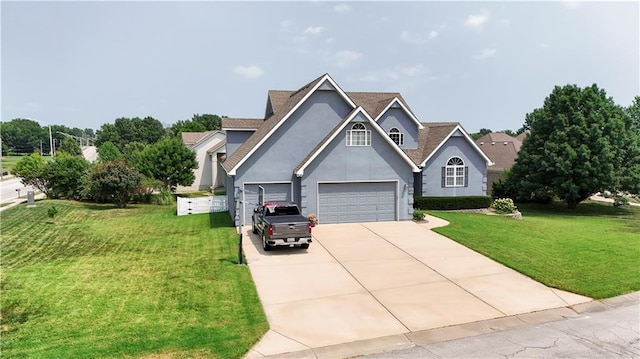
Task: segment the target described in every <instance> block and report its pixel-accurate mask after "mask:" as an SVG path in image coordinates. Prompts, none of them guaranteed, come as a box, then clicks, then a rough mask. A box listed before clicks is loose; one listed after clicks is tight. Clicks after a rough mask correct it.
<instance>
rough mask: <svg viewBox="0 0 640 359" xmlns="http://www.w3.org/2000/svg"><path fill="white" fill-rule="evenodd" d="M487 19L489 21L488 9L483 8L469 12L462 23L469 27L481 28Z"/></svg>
mask: <svg viewBox="0 0 640 359" xmlns="http://www.w3.org/2000/svg"><path fill="white" fill-rule="evenodd" d="M487 21H489V11H487V10H484V9H483V10H482V11H480V12H479V13H477V14H470V15H469V16H467V19H466V20H465V21H464V24H465V25H467V26H468V27H470V28H474V29H482V27H483V26H484V24H485V23H486V22H487Z"/></svg>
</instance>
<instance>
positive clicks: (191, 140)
mask: <svg viewBox="0 0 640 359" xmlns="http://www.w3.org/2000/svg"><path fill="white" fill-rule="evenodd" d="M215 132H217V131H205V132H182V133H181V134H180V135H181V136H182V143H184V144H185V145H187V146H193V145H195V144H196V143H198V142H200V141H202V140H203V139H204V138H205V137H207V136H209V135H211V134H213V133H215Z"/></svg>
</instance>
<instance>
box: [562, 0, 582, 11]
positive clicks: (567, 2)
mask: <svg viewBox="0 0 640 359" xmlns="http://www.w3.org/2000/svg"><path fill="white" fill-rule="evenodd" d="M560 5H562V6H563V7H564V8H566V9H569V10H573V9H577V8H579V7H580V5H582V4H581V2H580V1H576V0H560Z"/></svg>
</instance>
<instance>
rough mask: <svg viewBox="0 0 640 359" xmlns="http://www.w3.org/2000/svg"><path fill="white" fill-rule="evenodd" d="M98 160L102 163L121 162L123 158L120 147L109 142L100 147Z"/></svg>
mask: <svg viewBox="0 0 640 359" xmlns="http://www.w3.org/2000/svg"><path fill="white" fill-rule="evenodd" d="M97 151H98V158H99V159H100V161H101V162H109V161H119V160H122V158H123V156H122V153H121V152H120V150H119V149H118V147H116V145H114V144H113V142H110V141H107V142H105V143H103V144H101V145H100V146H98V149H97Z"/></svg>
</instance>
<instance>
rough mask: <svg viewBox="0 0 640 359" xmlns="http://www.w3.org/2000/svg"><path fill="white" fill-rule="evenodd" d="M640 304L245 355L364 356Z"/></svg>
mask: <svg viewBox="0 0 640 359" xmlns="http://www.w3.org/2000/svg"><path fill="white" fill-rule="evenodd" d="M639 304H640V291H638V292H632V293H628V294H623V295H620V296H617V297H612V298H606V299H600V300H593V301H590V302H586V303H581V304H576V305H573V306H568V307H560V308H554V309H547V310H542V311H538V312H531V313H524V314H516V315H510V316H505V317H499V318H495V319H488V320H483V321H478V322H470V323H464V324H458V325H452V326H448V327H441V328H433V329H426V330H420V331H416V332H408V333H404V334H399V335H392V336H387V337H381V338H374V339H367V340H360V341H355V342H349V343H343V344H336V345H329V346H324V347H318V348H309V349H305V350H301V351H296V352H289V353H281V354H275V355H268V356H265V355H262V354H260V353H258V352H256V351H255V350H252V349H251V350H249V352H248V353H247V354H246V355H245V356H244V357H243V358H245V359H250V358H286V359H303V358H318V359H322V358H352V357H358V356H363V355H371V354H379V353H383V352H388V351H393V350H399V349H407V348H411V347H414V346H416V345H426V344H433V343H439V342H446V341H449V340H454V339H460V338H466V337H473V336H477V335H482V334H488V333H494V332H501V331H505V330H509V329H515V328H519V327H523V326H526V325H541V324H545V323H550V322H555V321H560V320H566V319H569V318H575V317H578V316H580V315H582V314H587V313H596V312H602V311H605V310H608V309H613V308H619V307H626V306H631V305H639Z"/></svg>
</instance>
